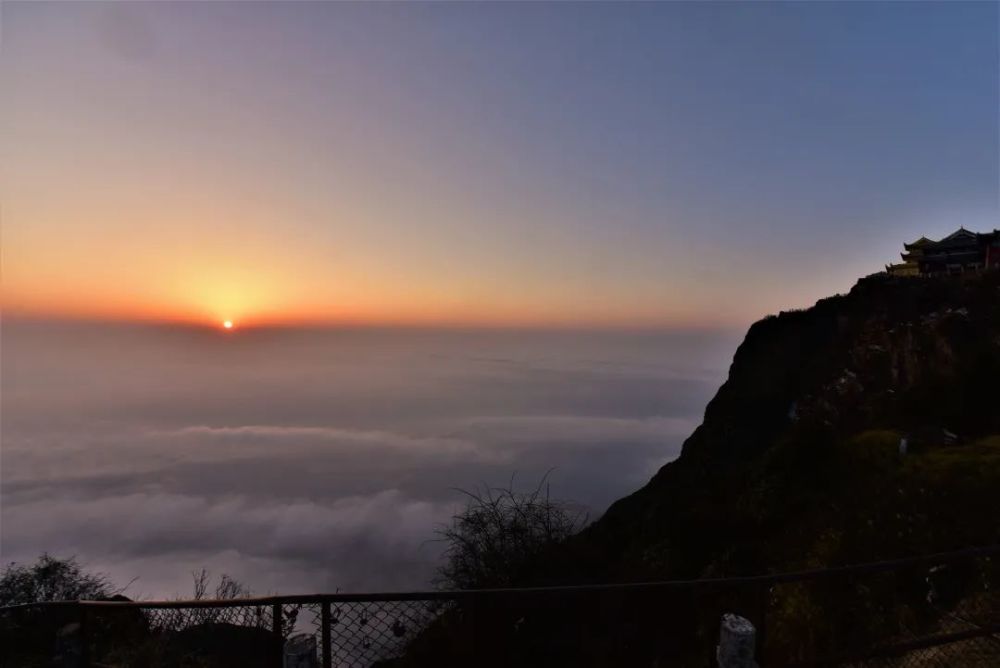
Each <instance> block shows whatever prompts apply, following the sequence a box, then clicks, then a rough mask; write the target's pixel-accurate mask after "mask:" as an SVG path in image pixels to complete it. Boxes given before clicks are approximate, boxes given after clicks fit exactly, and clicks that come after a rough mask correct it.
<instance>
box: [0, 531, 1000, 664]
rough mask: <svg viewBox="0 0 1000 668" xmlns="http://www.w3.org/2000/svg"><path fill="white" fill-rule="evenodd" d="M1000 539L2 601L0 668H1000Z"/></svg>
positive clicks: (0, 612)
mask: <svg viewBox="0 0 1000 668" xmlns="http://www.w3.org/2000/svg"><path fill="white" fill-rule="evenodd" d="M997 557H1000V546H991V547H981V548H974V549H968V550H962V551H957V552H948V553H939V554H929V555H923V556H920V557H912V558H907V559H899V560H893V561H882V562H877V563H869V564H861V565H855V566H845V567H839V568H829V569H823V570H812V571H800V572H794V573H782V574H774V575H760V576H748V577H734V578H722V579H700V580H686V581H669V582H644V583H628V584H598V585H582V586H571V587H565V586H564V587H536V588H524V589H495V590H476V591H430V592H409V593H382V594H323V595H303V596H269V597H262V598H248V599H237V600H218V601H216V600H198V601H134V602H133V601H72V602H56V603H37V604H27V605H19V606H11V607H7V608H0V646H2V650H0V666H2V668H8V667H10V668H14V667H21V666H24V667H25V668H31V667H34V666H51V665H59V666H66V667H67V668H70V667H72V668H76V667H78V666H87V667H91V666H116V667H121V668H126V667H132V666H135V667H142V668H161V667H162V668H166V667H168V666H185V667H188V666H197V667H198V668H202V667H205V668H215V667H218V668H228V667H230V666H232V667H233V668H235V667H237V666H239V667H240V668H253V667H255V666H259V667H260V668H275V667H277V666H286V667H287V668H312V667H313V666H317V667H318V666H322V667H323V668H333V667H334V666H337V667H348V666H350V667H354V666H363V667H365V668H368V667H369V666H372V667H374V666H383V667H384V666H424V665H434V666H465V665H476V666H530V665H556V666H558V665H574V666H622V665H654V662H659V664H660V665H671V666H674V665H679V666H684V665H691V666H700V667H703V666H706V665H714V663H713V662H714V661H715V659H714V656H715V644H716V643H717V641H718V629H719V620H720V617H721V616H722V614H724V613H736V614H738V615H741V616H743V617H745V618H746V619H748V620H750V621H751V622H752V624H753V625H754V627H755V628H756V648H757V649H756V656H757V661H758V662H759V664H760V665H762V666H832V665H849V666H921V667H922V666H953V665H962V666H997V665H1000V596H998V594H997V586H1000V568H998V567H997V564H996V559H997Z"/></svg>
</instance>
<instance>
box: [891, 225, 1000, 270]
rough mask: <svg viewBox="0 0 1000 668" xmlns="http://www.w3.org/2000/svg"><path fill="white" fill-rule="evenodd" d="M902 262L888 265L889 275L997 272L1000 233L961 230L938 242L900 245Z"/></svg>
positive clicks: (921, 238)
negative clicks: (990, 270)
mask: <svg viewBox="0 0 1000 668" xmlns="http://www.w3.org/2000/svg"><path fill="white" fill-rule="evenodd" d="M903 249H904V250H903V253H902V254H901V256H902V258H903V261H902V262H900V263H898V264H887V265H886V266H885V271H886V273H888V274H889V275H890V276H951V275H958V274H965V273H977V272H980V271H984V270H986V269H1000V230H993V231H992V232H986V233H980V232H972V231H970V230H967V229H965V228H964V227H960V228H959V229H958V230H957V231H955V232H953V233H951V234H949V235H948V236H946V237H945V238H944V239H941V240H940V241H932V240H931V239H928V238H927V237H920V238H919V239H917V240H916V241H914V242H913V243H911V244H903Z"/></svg>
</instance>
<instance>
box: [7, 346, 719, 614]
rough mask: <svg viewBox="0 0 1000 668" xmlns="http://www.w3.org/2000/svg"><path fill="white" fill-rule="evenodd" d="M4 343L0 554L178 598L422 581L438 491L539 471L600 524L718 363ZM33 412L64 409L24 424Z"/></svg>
mask: <svg viewBox="0 0 1000 668" xmlns="http://www.w3.org/2000/svg"><path fill="white" fill-rule="evenodd" d="M17 333H18V332H17V331H15V332H14V334H15V335H14V336H7V332H5V336H6V339H5V350H4V354H5V364H6V361H7V360H8V359H10V355H11V354H15V355H17V358H16V363H15V364H13V365H6V368H8V369H10V368H12V367H13V368H14V369H15V371H16V373H5V375H4V378H3V381H4V392H5V403H4V415H3V417H4V423H5V426H6V428H5V433H4V443H3V446H4V447H3V450H2V452H0V455H2V460H0V461H2V466H3V470H2V480H3V490H2V491H3V508H2V519H3V524H2V534H0V537H2V545H0V548H2V550H3V557H4V558H5V559H29V558H31V557H32V556H34V555H36V554H37V553H39V552H41V551H43V550H48V551H50V552H53V553H57V554H76V555H78V556H79V557H80V558H82V559H83V560H84V561H85V562H87V563H89V564H91V566H92V567H96V568H103V569H104V570H106V571H108V572H109V573H110V574H111V575H112V576H113V577H115V578H116V579H117V580H120V581H128V580H130V579H131V578H133V577H136V576H138V577H139V578H140V579H139V581H138V583H137V584H136V585H135V586H134V587H135V589H136V592H137V593H141V594H144V595H150V596H164V595H171V594H175V593H185V592H186V591H187V590H189V588H190V586H189V584H188V578H189V572H190V571H193V570H200V569H201V568H202V567H206V568H209V569H212V570H215V571H216V572H229V573H231V574H233V575H235V576H237V577H241V578H243V579H244V580H245V581H247V582H248V584H250V585H251V586H252V587H253V588H254V589H255V590H256V591H281V592H290V591H318V590H334V589H337V588H340V589H342V590H360V589H398V588H414V587H424V586H427V584H428V581H429V578H430V576H431V574H432V572H433V568H434V566H435V564H436V563H437V559H438V556H439V553H440V549H441V546H440V545H439V544H438V543H436V542H434V541H433V538H434V528H435V527H436V526H438V525H439V524H440V523H442V522H446V521H447V520H448V518H449V517H450V516H451V514H452V513H453V512H454V511H455V510H456V509H457V508H458V507H459V506H458V504H460V503H461V497H460V495H459V494H457V493H456V492H455V491H454V488H456V487H470V486H474V485H476V484H479V483H487V484H502V483H505V482H506V481H508V480H509V479H510V477H511V475H512V474H516V478H515V481H521V484H523V485H529V484H533V483H534V482H536V481H537V480H538V479H539V478H540V477H541V476H542V475H544V474H545V472H546V471H549V470H550V469H551V470H553V473H552V483H553V487H554V493H555V494H556V495H558V496H560V497H563V498H567V499H572V500H574V501H576V502H579V503H582V504H584V505H585V506H587V507H589V508H590V509H591V511H592V512H594V513H597V512H600V511H601V510H602V509H603V508H604V507H606V505H607V504H608V503H609V502H610V501H612V500H613V499H614V498H617V497H618V496H621V495H622V494H624V493H627V492H628V491H631V490H632V489H634V488H635V487H637V486H638V485H640V484H641V483H642V482H644V481H645V479H647V478H648V477H649V475H651V473H652V472H653V471H655V469H656V468H658V467H659V466H660V465H662V464H663V463H664V462H665V461H668V460H669V459H671V458H673V457H674V456H676V454H677V452H678V449H679V445H680V443H681V442H682V440H683V438H684V437H685V436H686V435H687V434H688V433H689V432H690V431H691V429H692V428H693V427H694V425H695V424H696V423H697V421H698V416H697V414H693V413H692V412H691V410H690V406H691V405H693V404H694V402H698V403H703V402H704V400H705V399H706V398H707V396H708V395H709V394H710V392H711V390H712V388H713V386H714V385H715V382H713V381H712V380H710V378H711V377H712V375H713V372H711V371H709V369H711V368H713V365H714V368H715V372H714V373H715V375H717V376H719V375H721V368H722V364H721V363H720V362H721V359H720V357H719V355H718V348H719V346H716V347H713V346H710V345H706V346H705V347H704V349H703V350H700V353H701V356H702V358H703V359H702V364H696V365H691V364H690V362H691V361H692V360H691V355H690V354H685V361H686V362H687V363H688V368H687V369H685V368H684V365H682V364H679V365H670V364H666V365H665V364H663V361H664V360H669V359H670V356H671V354H673V353H676V347H677V345H676V343H677V342H676V341H671V339H670V337H669V336H664V339H663V340H662V341H661V342H660V344H659V345H658V346H656V345H653V344H652V343H650V342H647V346H648V347H649V349H648V350H646V351H645V352H644V355H643V356H640V358H639V359H636V358H635V357H629V356H628V355H627V354H626V353H627V352H628V351H629V350H630V349H631V348H630V346H629V341H628V340H622V339H616V338H615V337H613V336H610V335H605V338H604V339H603V340H601V341H598V342H594V341H588V342H587V345H586V346H583V347H582V348H581V347H580V346H579V345H578V349H577V350H575V351H574V350H573V346H572V345H568V346H567V345H563V346H557V347H556V348H552V346H551V344H552V341H548V340H546V339H545V338H544V337H541V338H540V340H530V339H527V340H525V339H520V340H518V341H516V342H512V341H510V340H506V339H503V338H500V339H497V340H490V341H483V340H477V339H475V338H473V339H472V340H471V341H456V340H454V339H453V338H451V337H450V336H447V335H441V336H440V337H439V338H433V337H430V339H429V340H425V341H422V342H420V343H419V344H416V343H414V342H413V341H412V340H408V339H407V338H406V334H405V333H400V334H399V335H398V336H399V339H398V340H392V341H391V342H390V343H391V345H388V346H387V345H386V344H385V343H384V342H383V344H382V345H369V346H364V345H356V346H355V353H356V355H352V356H351V357H349V358H345V357H343V356H342V355H341V354H340V353H342V352H343V345H342V342H340V343H338V341H337V340H336V338H335V337H331V338H330V339H329V340H327V341H325V342H324V341H323V339H322V337H321V336H320V335H318V334H317V335H316V336H317V337H319V338H318V339H313V340H311V344H310V345H309V346H308V347H307V349H308V351H309V354H308V356H307V357H309V358H310V359H311V360H312V362H311V363H307V362H308V360H305V359H303V358H302V357H303V354H304V351H303V346H301V345H300V344H301V341H299V342H298V343H297V344H295V345H292V344H290V345H289V346H288V347H286V348H282V349H281V350H280V351H279V352H280V354H278V355H274V354H261V353H273V352H275V351H274V350H273V347H272V349H270V350H269V349H268V348H267V347H266V346H262V348H264V350H257V351H249V354H248V355H246V356H242V357H240V359H239V360H238V362H239V364H233V363H232V361H226V360H223V361H221V362H220V360H218V359H217V358H216V356H215V355H214V354H213V349H212V347H211V346H212V344H209V345H208V346H207V347H206V346H203V345H201V344H200V343H199V342H195V345H192V347H191V348H192V351H193V353H192V354H194V355H204V356H205V358H204V361H205V364H204V366H203V367H202V368H200V369H199V368H198V365H190V364H182V365H180V366H181V369H178V363H177V361H176V360H171V359H170V354H171V353H172V352H175V349H174V347H173V344H172V343H171V342H170V341H168V342H167V343H164V341H163V340H157V339H153V340H136V339H135V337H136V334H135V332H127V333H123V332H121V331H117V330H113V329H111V330H109V331H107V332H103V333H102V335H100V336H96V337H95V338H94V339H92V341H93V342H92V343H91V344H88V345H85V346H82V347H81V346H79V345H77V346H76V347H75V348H74V347H72V346H71V347H69V348H67V346H66V345H65V344H66V341H65V337H66V336H68V334H67V332H65V331H62V330H57V331H53V332H46V336H45V337H41V338H39V337H38V336H32V337H26V338H23V339H19V338H18V337H17V336H16V335H17ZM46 337H47V338H46ZM116 339H118V340H116ZM11 340H12V341H13V343H11ZM74 340H75V341H77V342H79V340H80V339H79V337H75V339H74ZM60 343H62V344H64V345H61V346H60V345H58V344H60ZM292 343H295V342H292ZM355 343H356V342H355ZM95 347H96V350H95V349H94V348H95ZM401 349H402V350H401ZM470 349H471V350H470ZM67 350H69V351H71V352H67ZM116 350H117V351H118V352H117V354H116V353H115V351H116ZM657 351H659V353H661V354H659V355H657V354H656V352H657ZM230 352H231V351H230ZM557 353H558V354H557ZM596 353H603V358H600V357H599V358H597V359H596V361H595V360H594V359H592V358H591V356H592V355H594V354H596ZM623 357H624V361H623V360H622V359H621V358H623ZM643 357H645V358H647V359H648V362H649V363H648V364H643V363H642V359H643ZM677 366H679V367H681V368H680V369H678V368H672V367H677ZM317 367H318V369H317ZM296 371H298V373H296ZM317 371H322V373H317ZM248 374H249V375H252V376H253V383H252V386H248V385H246V384H245V383H241V382H240V380H241V377H243V376H245V375H248ZM88 377H91V378H98V379H99V380H97V381H95V382H94V383H89V382H87V381H86V379H87V378H88ZM88 386H89V388H88ZM227 388H228V389H227ZM192 390H195V391H192ZM692 395H694V396H692ZM650 396H652V397H654V398H656V399H657V401H656V402H652V401H649V397H650ZM671 396H674V400H673V401H671V400H670V397H671ZM8 397H9V398H10V400H9V401H8V400H7V399H8ZM50 399H51V401H49V400H50ZM206 404H208V406H206ZM47 406H53V407H56V406H58V407H62V408H64V409H65V410H60V411H58V412H56V413H52V414H50V416H49V419H48V420H41V419H38V418H39V417H40V416H41V415H42V414H43V413H44V412H45V409H46V407H47ZM288 406H297V407H298V410H299V411H301V413H299V415H298V417H297V419H294V420H292V419H289V414H288V410H287V407H288ZM647 406H648V408H647ZM206 408H210V409H211V410H206ZM213 417H214V419H212V418H213Z"/></svg>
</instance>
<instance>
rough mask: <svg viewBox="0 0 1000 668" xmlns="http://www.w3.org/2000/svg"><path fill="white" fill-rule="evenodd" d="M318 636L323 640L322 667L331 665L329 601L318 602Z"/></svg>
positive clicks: (326, 667)
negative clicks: (319, 626)
mask: <svg viewBox="0 0 1000 668" xmlns="http://www.w3.org/2000/svg"><path fill="white" fill-rule="evenodd" d="M319 605H320V608H319V609H320V615H319V619H320V625H321V628H320V637H321V638H322V640H323V668H332V666H333V647H332V645H333V643H332V642H330V626H332V624H331V623H330V602H329V601H323V602H321V603H320V604H319Z"/></svg>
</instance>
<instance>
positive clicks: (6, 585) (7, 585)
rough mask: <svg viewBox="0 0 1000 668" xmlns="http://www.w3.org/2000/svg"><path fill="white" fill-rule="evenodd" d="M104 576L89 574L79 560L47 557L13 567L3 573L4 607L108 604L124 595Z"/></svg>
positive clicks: (0, 601)
mask: <svg viewBox="0 0 1000 668" xmlns="http://www.w3.org/2000/svg"><path fill="white" fill-rule="evenodd" d="M124 590H125V587H117V586H116V585H114V584H113V583H112V582H111V581H110V580H109V579H108V577H107V576H106V575H104V574H103V573H89V572H87V571H85V570H84V569H83V568H81V566H80V564H79V563H78V562H77V560H76V558H75V557H70V558H68V559H58V558H56V557H53V556H51V555H49V554H43V555H42V556H40V557H39V558H38V561H36V562H35V563H33V564H18V563H10V564H7V566H5V567H4V569H3V573H0V606H5V605H19V604H21V603H36V602H38V601H75V600H78V599H90V600H104V599H109V598H111V597H112V596H114V595H116V594H121V593H122V592H123V591H124Z"/></svg>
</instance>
